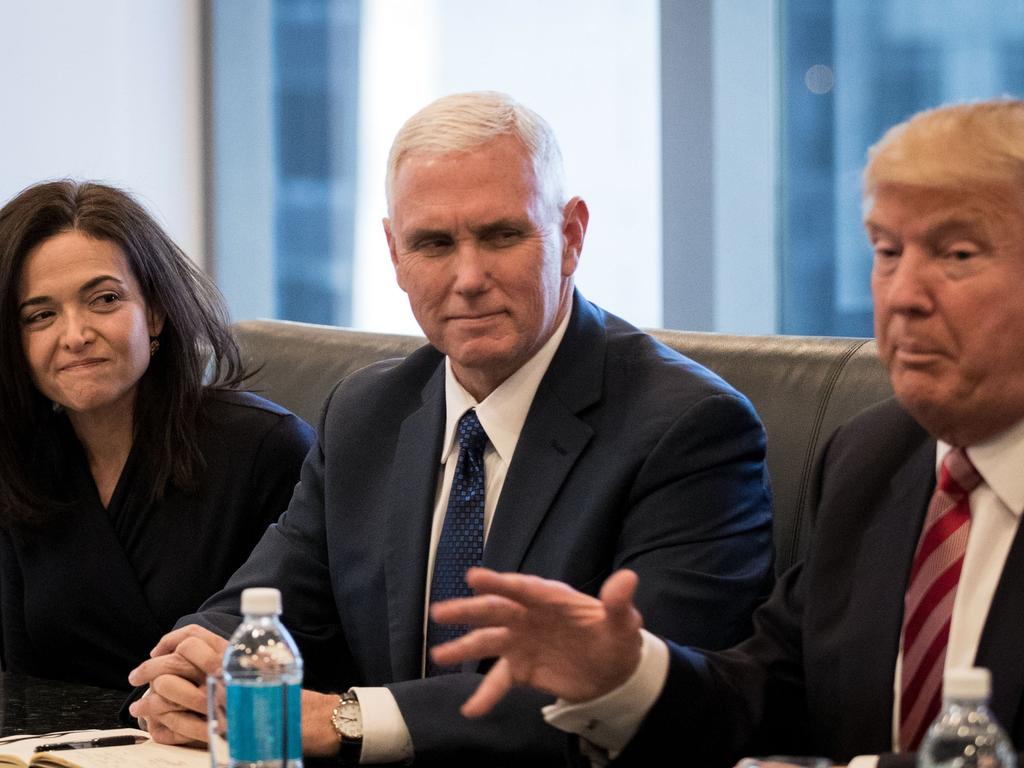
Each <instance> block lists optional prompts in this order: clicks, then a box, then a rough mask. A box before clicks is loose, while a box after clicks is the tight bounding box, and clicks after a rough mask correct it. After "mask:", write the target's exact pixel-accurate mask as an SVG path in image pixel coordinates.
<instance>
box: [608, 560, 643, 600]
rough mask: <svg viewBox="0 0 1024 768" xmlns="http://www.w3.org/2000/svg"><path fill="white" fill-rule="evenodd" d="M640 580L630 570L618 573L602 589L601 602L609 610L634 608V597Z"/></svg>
mask: <svg viewBox="0 0 1024 768" xmlns="http://www.w3.org/2000/svg"><path fill="white" fill-rule="evenodd" d="M639 581H640V578H639V577H638V576H637V575H636V574H635V573H634V572H633V571H630V570H627V569H625V568H623V569H622V570H619V571H616V572H615V573H613V574H612V575H611V576H609V577H608V579H607V580H606V581H605V583H604V586H602V587H601V602H602V603H604V604H605V606H606V607H608V608H615V609H619V608H621V607H622V606H627V607H630V608H632V607H633V596H634V595H636V587H637V584H638V583H639Z"/></svg>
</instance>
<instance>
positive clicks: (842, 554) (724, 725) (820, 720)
mask: <svg viewBox="0 0 1024 768" xmlns="http://www.w3.org/2000/svg"><path fill="white" fill-rule="evenodd" d="M819 477H820V481H819V487H818V493H819V497H818V501H817V513H816V518H815V527H814V534H813V539H812V543H811V547H810V554H809V555H808V558H807V560H806V562H805V563H803V564H798V565H796V566H794V567H793V569H791V570H790V571H789V572H787V573H786V574H785V575H784V576H783V577H782V578H781V579H780V580H779V582H778V584H776V587H775V590H774V592H773V593H772V597H771V599H770V600H769V601H768V603H766V604H765V605H764V606H763V607H762V608H761V609H760V610H759V611H758V613H757V614H756V615H755V619H754V623H755V633H754V636H753V637H752V638H751V639H750V640H749V641H747V642H745V643H744V644H742V645H740V646H739V647H738V648H736V649H732V650H730V651H728V652H726V653H721V654H710V653H701V652H699V651H695V650H693V649H686V648H680V647H673V648H672V651H673V653H672V661H671V666H670V672H669V679H668V681H667V683H666V687H665V690H664V691H663V693H662V696H661V698H660V699H659V701H658V702H657V704H656V705H655V707H654V709H652V711H651V712H650V713H649V716H648V718H647V719H646V720H645V722H644V724H643V726H642V727H641V729H640V732H639V733H638V734H637V736H636V737H635V738H634V740H633V742H632V743H631V744H630V745H629V747H628V748H627V750H626V751H625V752H624V753H623V755H622V758H621V761H622V763H635V764H638V765H640V764H644V761H645V760H648V759H650V755H651V754H654V753H656V752H657V750H659V749H661V750H664V749H665V748H666V746H667V745H668V744H677V745H678V744H680V743H682V744H685V745H687V748H690V747H691V746H696V748H697V757H696V759H695V762H694V764H695V765H697V764H703V765H719V764H721V765H728V764H731V763H732V761H733V760H734V759H735V758H736V757H738V756H740V755H741V754H771V753H775V754H819V755H825V756H828V757H831V758H832V759H833V760H835V761H837V762H838V763H845V762H846V761H847V760H849V759H850V758H851V757H853V756H854V755H857V754H880V753H886V752H888V751H889V750H891V748H892V710H893V679H894V675H895V665H896V657H897V654H898V653H899V637H900V627H901V623H902V618H903V595H904V591H905V589H906V583H907V578H908V576H909V573H910V566H911V561H912V560H913V556H914V550H915V548H916V546H917V539H918V536H919V533H920V529H921V526H922V524H923V521H924V514H925V511H926V509H927V505H928V501H929V499H930V497H931V493H932V490H933V488H934V485H935V442H934V440H932V439H931V438H930V437H929V436H928V435H927V434H926V433H925V432H924V430H923V429H922V428H921V427H920V426H919V425H918V424H917V423H916V422H915V421H914V420H913V419H912V418H911V417H910V416H909V415H908V414H907V413H906V412H905V411H904V410H903V409H902V408H901V407H900V406H899V405H898V404H897V403H896V401H895V400H889V401H886V402H884V403H881V404H880V405H878V406H875V407H873V408H870V409H868V410H867V411H865V412H864V413H863V414H861V415H860V416H859V417H858V418H857V419H855V420H854V421H853V422H851V423H850V424H849V425H848V426H846V427H844V428H842V429H840V430H839V431H838V432H837V434H836V435H835V436H834V437H833V439H832V441H831V443H830V445H829V447H828V449H827V451H826V454H825V456H824V459H823V463H822V467H821V469H820V475H819ZM1022 642H1024V530H1021V531H1018V533H1017V536H1016V539H1015V540H1014V542H1013V544H1012V546H1011V549H1010V552H1009V555H1008V557H1007V561H1006V566H1005V568H1004V570H1003V575H1002V578H1001V581H1000V583H999V586H998V588H997V590H996V593H995V596H994V599H993V602H992V607H991V610H990V611H989V615H988V619H987V621H986V624H985V627H984V629H983V632H982V635H981V640H980V644H979V647H978V653H977V657H976V664H977V665H978V666H983V667H988V668H989V669H991V670H992V679H993V688H994V691H993V697H992V708H993V710H994V711H995V714H996V717H997V718H998V719H999V720H1000V722H1001V723H1002V724H1003V725H1004V727H1006V728H1007V730H1008V731H1009V732H1010V734H1011V736H1012V737H1013V740H1014V743H1015V744H1016V745H1017V748H1018V749H1020V747H1021V746H1022V745H1024V709H1022V707H1021V703H1022V697H1024V664H1021V651H1020V647H1021V643H1022ZM882 763H883V765H884V764H886V763H905V764H912V756H911V755H892V754H890V755H884V754H883V758H882Z"/></svg>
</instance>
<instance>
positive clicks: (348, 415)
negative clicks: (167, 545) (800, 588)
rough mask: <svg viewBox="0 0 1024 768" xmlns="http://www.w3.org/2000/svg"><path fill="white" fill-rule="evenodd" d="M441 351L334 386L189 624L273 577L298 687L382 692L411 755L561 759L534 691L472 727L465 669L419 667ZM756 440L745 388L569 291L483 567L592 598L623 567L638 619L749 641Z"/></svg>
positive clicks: (714, 643)
mask: <svg viewBox="0 0 1024 768" xmlns="http://www.w3.org/2000/svg"><path fill="white" fill-rule="evenodd" d="M443 360H444V358H443V356H442V355H441V354H440V353H439V352H438V351H437V350H436V349H434V348H432V347H424V348H422V349H419V350H417V351H416V352H414V353H413V354H411V355H410V356H409V357H408V358H406V359H405V360H393V361H387V362H383V363H379V364H376V365H372V366H370V367H368V368H365V369H363V370H361V371H359V372H357V373H355V374H353V375H351V376H350V377H348V378H347V379H345V380H344V381H343V382H341V383H340V384H339V385H338V387H337V388H336V389H335V390H334V392H333V393H332V394H331V396H330V398H329V400H328V402H327V403H326V405H325V409H324V412H323V416H322V421H321V424H320V427H319V431H318V441H317V444H316V445H315V446H314V447H313V449H312V451H311V452H310V454H309V456H308V458H307V460H306V463H305V465H304V467H303V470H302V478H301V482H300V484H299V486H298V487H297V489H296V493H295V495H294V497H293V498H292V501H291V504H290V505H289V507H288V510H287V512H286V513H285V514H284V515H283V516H282V518H281V520H280V521H279V522H278V523H277V525H275V526H272V527H271V529H270V530H269V531H268V532H267V534H266V535H265V537H264V538H263V540H262V541H261V542H260V544H259V545H258V546H257V547H256V549H255V550H254V552H253V554H252V556H251V558H250V559H249V561H248V563H247V564H246V565H244V566H243V567H242V568H241V569H240V570H239V571H238V572H237V573H236V574H235V576H234V577H233V578H232V579H231V581H230V582H229V583H228V585H227V586H226V587H225V589H224V590H223V591H222V592H220V593H219V594H217V595H215V596H214V597H212V598H211V599H210V600H209V601H208V602H207V603H206V604H205V605H204V607H203V608H202V609H201V614H200V615H199V616H198V617H189V618H187V619H185V620H183V621H194V620H196V619H197V618H198V619H199V620H200V621H202V622H203V623H205V624H207V625H208V626H212V627H214V628H215V629H218V630H219V631H220V632H222V633H227V632H229V631H230V629H231V627H232V626H233V625H234V624H235V623H236V622H237V611H238V601H239V593H240V591H241V590H242V589H243V588H245V587H248V586H257V585H258V586H277V587H279V588H280V589H281V590H282V592H283V602H284V616H283V619H284V621H285V623H286V625H287V626H288V627H290V628H291V630H292V631H293V633H294V634H295V637H296V640H297V641H298V642H299V644H300V646H301V648H302V652H303V655H304V658H305V662H306V684H307V686H309V687H314V688H320V689H322V690H339V689H342V688H345V687H348V686H352V685H387V686H388V687H389V688H390V689H391V690H392V692H393V693H394V696H395V698H396V700H397V702H398V705H399V707H400V709H401V711H402V714H403V716H404V718H405V720H406V723H407V724H408V727H409V730H410V733H411V735H412V740H413V746H414V749H415V752H416V760H417V763H418V764H419V763H429V762H431V761H432V760H434V759H436V760H437V761H438V762H441V763H444V764H445V765H457V764H460V763H462V762H465V763H466V764H473V765H502V764H521V765H527V764H530V765H538V764H541V765H543V764H561V763H562V762H563V761H564V753H565V740H564V738H563V737H562V736H561V735H560V734H559V733H558V732H557V731H555V730H554V729H552V728H550V727H548V726H546V725H545V724H544V722H543V720H542V717H541V714H540V707H541V705H542V704H543V703H545V702H547V701H548V700H549V699H548V698H547V697H544V696H541V695H539V694H536V693H531V692H527V691H515V692H514V693H513V695H511V696H510V697H509V698H508V699H507V700H506V701H505V702H504V703H503V705H502V706H500V707H499V708H498V710H497V711H496V712H494V713H493V714H492V715H491V716H489V717H487V718H484V719H481V720H476V721H469V720H466V719H465V718H463V717H462V716H461V715H460V714H459V712H458V707H459V705H460V704H461V703H462V702H463V701H464V700H465V699H466V698H467V697H468V696H469V695H470V693H471V692H472V691H473V690H474V688H475V687H476V685H477V684H478V683H479V681H480V673H479V670H478V669H473V670H472V671H467V672H465V673H463V674H456V675H450V676H445V677H438V678H432V679H426V680H424V679H420V674H421V673H420V669H421V659H422V649H423V626H424V580H425V575H426V570H427V550H428V547H429V540H430V528H431V518H432V514H433V507H434V501H435V495H436V484H437V482H438V476H439V469H440V451H441V441H442V437H443V434H442V433H443V431H444V422H445V398H444V364H443ZM764 450H765V436H764V431H763V429H762V427H761V424H760V421H759V420H758V418H757V416H756V414H755V413H754V411H753V408H752V407H751V405H750V403H749V402H748V401H747V400H746V398H744V397H743V396H742V395H740V394H738V393H737V392H735V391H734V390H733V389H731V388H730V387H729V386H728V385H727V384H725V383H724V382H723V381H722V380H721V379H719V378H718V377H717V376H715V375H713V374H712V373H710V372H709V371H707V370H706V369H704V368H701V367H700V366H698V365H697V364H696V363H694V362H693V361H691V360H688V359H686V358H684V357H682V356H681V355H679V354H677V353H676V352H674V351H672V350H670V349H669V348H667V347H665V346H664V345H662V344H659V343H658V342H656V341H655V340H654V339H652V338H651V337H650V336H648V335H647V334H644V333H642V332H640V331H638V330H637V329H636V328H633V327H632V326H630V325H629V324H627V323H625V322H624V321H622V320H620V319H618V318H615V317H613V316H611V315H609V314H607V313H605V312H603V311H602V310H600V309H599V308H597V307H595V306H594V305H592V304H589V303H588V302H586V301H584V300H583V299H582V298H581V297H580V296H579V294H577V295H576V296H575V300H574V309H573V314H572V317H571V320H570V323H569V326H568V329H567V332H566V335H565V337H564V339H563V341H562V343H561V345H560V346H559V348H558V350H557V352H556V354H555V357H554V359H553V360H552V363H551V365H550V367H549V369H548V371H547V373H546V374H545V376H544V378H543V380H542V381H541V384H540V387H539V389H538V390H537V394H536V396H535V398H534V401H533V403H532V406H531V408H530V410H529V413H528V416H527V419H526V423H525V425H524V427H523V431H522V433H521V436H520V439H519V443H518V446H517V448H516V452H515V456H514V458H513V461H512V464H511V465H510V467H509V469H508V474H507V476H506V479H505V484H504V488H503V490H502V494H501V498H500V499H499V502H498V506H497V509H496V510H495V515H494V520H493V523H492V525H491V529H490V532H489V536H488V540H487V545H486V550H485V553H484V565H486V566H489V567H491V568H495V569H497V570H501V571H521V572H528V573H534V574H540V575H543V576H546V577H550V578H555V579H560V580H563V581H566V582H568V583H569V584H571V585H572V586H574V587H576V588H577V589H581V590H583V591H585V592H589V593H592V594H593V593H596V592H597V591H598V589H599V588H600V586H601V583H602V582H603V581H604V580H605V578H606V577H607V576H608V575H609V574H610V573H611V572H612V571H613V570H615V569H616V568H622V567H629V568H633V569H635V570H636V571H637V572H638V573H639V574H640V577H641V579H640V585H641V586H640V592H639V595H638V601H639V604H640V607H641V609H642V610H643V612H644V616H645V618H646V621H647V622H648V625H649V626H651V627H652V628H653V629H654V630H655V631H657V632H660V633H663V634H665V635H666V636H668V637H672V638H675V639H677V640H679V641H681V642H688V643H696V644H700V645H704V646H709V647H726V646H728V645H730V644H732V643H734V642H736V641H738V640H740V639H741V638H743V637H745V636H747V635H748V634H749V632H750V617H751V614H752V612H753V609H754V607H755V606H756V605H757V604H758V603H759V602H760V601H761V599H762V598H763V597H764V596H766V595H767V593H768V591H769V590H770V586H771V584H770V582H771V573H772V548H771V515H770V492H769V488H768V485H767V479H766V474H765V465H764ZM179 623H181V622H179Z"/></svg>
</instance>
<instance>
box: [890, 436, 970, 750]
mask: <svg viewBox="0 0 1024 768" xmlns="http://www.w3.org/2000/svg"><path fill="white" fill-rule="evenodd" d="M980 482H981V476H980V475H979V474H978V472H977V470H976V469H975V468H974V466H973V465H972V464H971V462H970V459H968V458H967V454H966V453H964V452H963V450H962V449H960V448H955V449H953V450H951V451H950V452H949V453H947V454H946V457H945V458H944V459H943V460H942V470H941V471H940V473H939V483H938V485H937V486H936V488H935V493H934V494H933V495H932V500H931V503H930V504H929V505H928V514H927V515H926V516H925V520H924V527H923V528H922V529H921V538H920V540H919V541H918V543H917V552H916V554H915V555H914V565H913V568H912V570H911V572H910V580H909V581H908V583H907V593H906V596H905V597H904V602H903V649H902V650H903V662H902V669H901V675H900V748H901V749H902V751H904V752H913V751H914V750H916V749H917V747H918V745H919V744H920V743H921V738H922V737H923V736H924V733H925V731H927V730H928V726H929V725H931V723H932V720H934V719H935V716H936V715H937V714H938V713H939V707H940V706H941V704H942V671H943V666H944V664H945V660H946V645H947V643H948V641H949V625H950V620H951V618H952V615H953V599H954V598H955V597H956V587H957V584H958V583H959V581H960V570H961V568H962V567H963V564H964V553H965V552H966V551H967V534H968V532H969V531H970V527H971V505H970V502H969V496H970V494H971V491H973V490H974V489H975V487H977V485H978V483H980Z"/></svg>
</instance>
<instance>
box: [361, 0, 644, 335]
mask: <svg viewBox="0 0 1024 768" xmlns="http://www.w3.org/2000/svg"><path fill="white" fill-rule="evenodd" d="M362 23H363V39H362V44H361V45H362V47H361V52H360V55H361V66H360V70H361V71H360V76H361V78H362V83H361V87H360V111H359V115H360V137H359V139H360V169H359V194H358V200H359V206H360V211H359V214H358V220H357V224H356V228H357V229H356V249H355V251H356V274H355V287H356V290H355V292H354V311H353V325H355V326H357V327H362V328H373V329H376V330H389V331H406V332H419V330H418V328H417V326H416V324H415V320H413V318H412V313H411V312H410V311H409V308H408V302H407V300H406V298H405V296H404V294H402V293H401V292H400V291H399V290H398V288H397V286H396V285H395V278H394V272H393V270H392V268H391V263H390V260H389V258H388V252H387V245H386V243H385V240H384V234H383V230H382V229H381V223H380V222H381V218H382V217H383V216H384V215H385V204H384V183H383V176H384V166H385V162H386V159H387V151H388V148H389V146H390V144H391V139H392V138H393V137H394V135H395V132H396V131H397V130H398V128H399V127H400V126H401V124H402V122H403V121H404V120H405V119H406V118H407V117H409V116H410V115H411V114H413V112H415V111H416V110H418V109H419V108H420V107H423V106H424V105H426V104H427V103H428V102H430V101H431V100H433V99H435V98H437V97H439V96H442V95H444V94H446V93H453V92H456V91H467V90H479V89H487V90H499V91H506V92H507V93H510V94H511V95H512V96H514V97H515V98H517V99H518V100H520V101H522V102H523V103H524V104H526V105H527V106H529V107H531V108H533V109H535V110H537V112H539V113H540V114H541V115H543V116H544V118H545V119H546V120H548V122H550V123H551V125H552V127H553V128H554V130H555V133H556V135H557V136H558V139H559V143H560V145H561V148H562V154H563V156H564V158H565V166H566V168H565V170H566V177H567V190H566V191H567V192H568V193H569V194H572V195H580V196H581V197H583V198H584V199H585V200H586V201H587V203H588V205H589V207H590V228H589V230H588V233H587V240H586V244H585V246H584V248H583V258H582V260H581V262H580V268H579V271H578V272H577V274H576V283H577V285H578V286H579V287H580V289H581V290H582V291H583V292H584V293H585V294H586V296H587V298H589V299H592V300H593V301H596V302H597V303H599V304H601V305H602V306H603V307H605V308H606V309H608V310H610V311H612V312H615V313H617V314H620V315H622V316H624V317H626V318H627V319H628V320H630V321H632V322H633V323H635V324H637V325H640V326H657V325H661V318H662V307H661V295H662V289H661V140H660V122H659V120H660V111H659V109H660V101H659V83H660V79H659V61H660V58H659V55H660V53H659V49H658V3H657V2H656V0H630V1H629V2H619V1H618V0H557V2H553V1H552V0H518V2H515V3H497V2H487V3H481V2H479V0H373V2H367V3H365V4H364V6H363V22H362Z"/></svg>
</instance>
